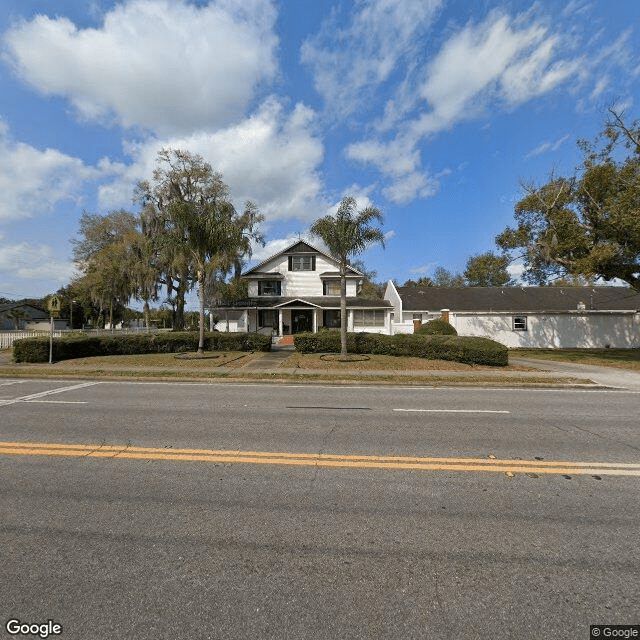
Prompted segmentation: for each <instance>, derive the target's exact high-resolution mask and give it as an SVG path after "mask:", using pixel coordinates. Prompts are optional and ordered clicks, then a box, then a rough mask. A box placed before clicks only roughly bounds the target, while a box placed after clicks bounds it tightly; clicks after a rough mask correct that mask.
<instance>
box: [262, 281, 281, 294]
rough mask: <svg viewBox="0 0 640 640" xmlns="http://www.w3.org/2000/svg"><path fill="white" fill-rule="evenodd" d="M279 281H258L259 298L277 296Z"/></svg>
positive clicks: (279, 289)
mask: <svg viewBox="0 0 640 640" xmlns="http://www.w3.org/2000/svg"><path fill="white" fill-rule="evenodd" d="M280 291H281V288H280V280H258V295H259V296H279V295H280Z"/></svg>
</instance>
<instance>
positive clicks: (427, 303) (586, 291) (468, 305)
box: [397, 287, 640, 312]
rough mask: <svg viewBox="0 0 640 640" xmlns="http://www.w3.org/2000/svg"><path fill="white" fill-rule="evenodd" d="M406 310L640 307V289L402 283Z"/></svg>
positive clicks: (615, 309)
mask: <svg viewBox="0 0 640 640" xmlns="http://www.w3.org/2000/svg"><path fill="white" fill-rule="evenodd" d="M397 291H398V294H399V295H400V298H401V299H402V308H403V309H404V311H440V310H441V309H451V310H452V311H518V312H524V311H530V312H533V311H573V310H576V309H578V305H579V303H583V304H584V306H585V309H586V310H593V311H633V310H640V293H638V292H637V291H635V290H634V289H631V288H629V287H460V288H444V287H398V288H397Z"/></svg>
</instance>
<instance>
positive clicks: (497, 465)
mask: <svg viewBox="0 0 640 640" xmlns="http://www.w3.org/2000/svg"><path fill="white" fill-rule="evenodd" d="M0 455H13V456H61V457H71V458H73V457H76V458H117V459H119V460H171V461H176V462H177V461H182V462H213V463H216V464H222V463H227V464H273V465H289V466H308V467H331V468H352V469H392V470H415V471H465V472H490V473H508V474H514V473H535V474H561V475H599V476H601V475H614V476H640V464H633V463H618V462H562V461H549V460H505V459H503V460H500V459H497V458H447V457H443V458H430V457H428V458H427V457H410V456H355V455H332V454H317V453H287V452H267V451H229V450H217V449H165V448H156V447H130V446H126V445H120V446H114V445H106V444H63V443H48V442H0Z"/></svg>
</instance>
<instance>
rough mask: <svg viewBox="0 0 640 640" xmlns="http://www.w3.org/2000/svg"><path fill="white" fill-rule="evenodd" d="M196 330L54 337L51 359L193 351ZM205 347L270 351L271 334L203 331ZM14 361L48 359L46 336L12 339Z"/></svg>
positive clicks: (46, 360)
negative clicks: (13, 340)
mask: <svg viewBox="0 0 640 640" xmlns="http://www.w3.org/2000/svg"><path fill="white" fill-rule="evenodd" d="M198 340H199V334H198V332H197V331H179V332H175V333H173V332H172V333H141V334H129V335H122V336H118V335H103V336H82V337H69V338H66V337H65V338H54V339H53V359H54V360H56V361H60V360H71V359H73V358H88V357H91V356H115V355H131V354H142V353H177V352H180V351H196V350H197V348H198ZM204 348H205V349H206V350H207V351H270V350H271V336H265V335H262V334H261V333H223V332H219V333H218V332H214V333H205V336H204ZM13 360H14V361H15V362H48V361H49V338H47V337H38V338H23V339H22V340H16V341H15V342H14V343H13Z"/></svg>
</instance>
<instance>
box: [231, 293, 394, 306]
mask: <svg viewBox="0 0 640 640" xmlns="http://www.w3.org/2000/svg"><path fill="white" fill-rule="evenodd" d="M296 306H300V307H305V306H307V307H318V308H320V309H339V308H340V296H309V297H307V296H305V297H299V296H298V297H288V296H278V297H269V298H244V299H242V300H238V301H237V302H235V303H234V304H233V305H230V308H237V307H243V308H246V307H248V308H252V309H255V308H256V307H257V308H259V309H276V308H280V309H281V308H283V307H284V308H286V307H296ZM347 307H348V308H349V309H387V308H390V307H392V305H391V303H390V302H389V301H388V300H371V299H369V298H355V297H348V298H347Z"/></svg>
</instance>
